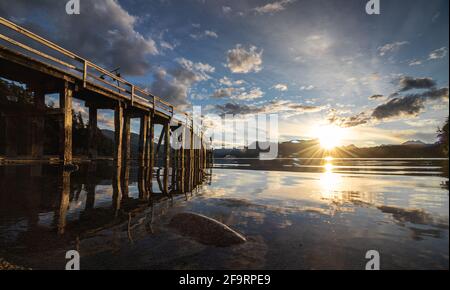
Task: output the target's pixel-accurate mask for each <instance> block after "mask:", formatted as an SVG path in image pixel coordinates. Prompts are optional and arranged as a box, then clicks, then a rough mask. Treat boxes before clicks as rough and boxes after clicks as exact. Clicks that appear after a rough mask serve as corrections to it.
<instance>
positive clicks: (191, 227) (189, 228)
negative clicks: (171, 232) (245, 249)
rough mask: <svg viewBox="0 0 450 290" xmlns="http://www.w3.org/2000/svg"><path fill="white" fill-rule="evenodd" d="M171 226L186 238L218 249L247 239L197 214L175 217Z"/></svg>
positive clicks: (217, 222) (221, 224)
mask: <svg viewBox="0 0 450 290" xmlns="http://www.w3.org/2000/svg"><path fill="white" fill-rule="evenodd" d="M169 226H170V227H171V228H174V229H176V230H177V231H178V232H179V233H181V234H182V235H184V236H189V237H191V238H193V239H195V240H196V241H197V242H199V243H202V244H206V245H213V246H218V247H228V246H232V245H237V244H242V243H245V242H246V241H247V240H246V239H245V237H244V236H243V235H241V234H239V233H238V232H236V231H235V230H233V229H231V228H230V227H228V226H227V225H225V224H223V223H221V222H219V221H217V220H215V219H212V218H209V217H207V216H204V215H201V214H196V213H180V214H177V215H175V216H174V217H173V218H172V220H171V221H170V224H169Z"/></svg>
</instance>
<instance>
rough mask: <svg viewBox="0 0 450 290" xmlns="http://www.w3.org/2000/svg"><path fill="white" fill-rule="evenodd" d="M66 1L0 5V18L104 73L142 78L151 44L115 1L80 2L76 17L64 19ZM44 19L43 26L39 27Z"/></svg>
mask: <svg viewBox="0 0 450 290" xmlns="http://www.w3.org/2000/svg"><path fill="white" fill-rule="evenodd" d="M66 2H67V1H54V0H33V1H29V0H15V1H0V14H1V15H2V16H3V17H7V18H10V19H12V20H13V21H15V22H18V23H19V24H21V25H23V26H25V27H27V28H29V29H30V30H32V31H37V32H38V33H43V34H44V35H43V36H44V37H47V38H48V39H50V40H52V41H54V42H56V43H58V44H60V45H61V46H63V47H65V48H67V49H69V50H72V51H74V52H76V53H77V54H79V55H80V56H82V57H85V58H88V59H90V60H92V61H94V62H96V63H98V64H100V65H102V66H105V67H106V68H108V69H113V68H117V67H120V68H121V72H122V73H124V74H130V75H143V74H145V73H146V72H148V70H149V69H150V62H149V60H148V57H149V56H151V55H155V54H158V48H157V45H156V43H155V41H154V40H153V39H152V38H151V37H148V36H144V35H142V34H141V33H139V32H138V31H136V24H137V21H138V19H137V17H135V16H133V15H130V14H129V13H128V12H127V11H126V10H124V9H123V8H122V6H121V5H120V4H119V2H118V1H116V0H95V1H81V13H80V15H67V14H66V13H65V11H66V10H65V5H66ZM43 19H45V26H42V23H43Z"/></svg>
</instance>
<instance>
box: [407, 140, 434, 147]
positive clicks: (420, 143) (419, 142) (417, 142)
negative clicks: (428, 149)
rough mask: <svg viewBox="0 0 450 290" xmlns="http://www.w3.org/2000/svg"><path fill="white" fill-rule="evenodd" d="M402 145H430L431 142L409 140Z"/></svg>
mask: <svg viewBox="0 0 450 290" xmlns="http://www.w3.org/2000/svg"><path fill="white" fill-rule="evenodd" d="M402 145H403V146H429V144H426V143H424V142H422V141H420V140H412V141H407V142H405V143H403V144H402Z"/></svg>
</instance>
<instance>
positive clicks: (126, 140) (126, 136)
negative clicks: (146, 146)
mask: <svg viewBox="0 0 450 290" xmlns="http://www.w3.org/2000/svg"><path fill="white" fill-rule="evenodd" d="M122 150H123V162H124V165H125V163H128V162H129V161H130V159H131V115H130V112H129V111H127V110H125V112H124V118H123V149H122Z"/></svg>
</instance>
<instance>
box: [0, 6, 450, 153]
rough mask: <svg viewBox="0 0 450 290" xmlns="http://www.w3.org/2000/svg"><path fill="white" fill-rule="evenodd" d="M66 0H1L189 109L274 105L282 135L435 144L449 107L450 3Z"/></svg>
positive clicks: (16, 15) (15, 15)
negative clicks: (77, 7) (374, 5)
mask: <svg viewBox="0 0 450 290" xmlns="http://www.w3.org/2000/svg"><path fill="white" fill-rule="evenodd" d="M66 2H67V1H65V0H60V1H59V0H36V1H27V0H16V1H7V0H0V16H2V17H6V18H8V19H10V20H12V21H14V22H16V23H18V24H20V25H23V26H25V27H27V28H29V29H31V30H32V31H34V32H36V33H39V34H41V35H43V36H44V37H46V38H48V39H50V40H52V41H54V42H56V43H58V44H60V45H62V46H63V47H65V48H67V49H69V50H72V51H74V52H76V53H77V54H79V55H80V56H82V57H85V58H87V59H90V60H92V61H94V62H96V63H98V64H100V65H102V66H104V67H106V68H107V69H110V70H112V69H115V68H117V67H120V72H121V74H122V75H123V76H124V77H125V78H126V79H128V80H130V81H132V82H134V83H136V84H138V85H140V86H141V87H143V88H146V89H148V90H149V91H150V92H152V93H154V94H156V95H158V96H160V97H162V98H163V99H166V100H168V101H170V102H172V103H174V104H176V105H178V106H179V107H180V108H182V109H189V108H190V107H192V106H193V105H199V106H202V110H203V112H204V113H217V114H239V115H240V116H252V115H255V114H258V113H275V114H278V116H279V139H280V141H288V140H298V139H313V138H317V137H318V134H319V133H320V132H322V133H323V132H328V131H330V129H329V128H336V130H338V131H339V132H342V136H340V138H342V139H343V140H342V143H343V145H349V144H354V145H357V146H374V145H380V144H399V143H403V142H405V141H408V140H422V141H423V142H427V143H434V142H435V141H436V130H437V128H438V127H439V126H442V124H443V122H444V121H445V119H446V118H447V116H448V109H449V101H448V86H449V84H448V79H449V75H448V74H449V69H448V68H449V59H448V48H449V39H448V34H449V15H448V11H449V7H448V6H449V1H448V0H380V4H381V14H380V15H368V14H367V13H366V10H365V6H366V3H367V1H366V0H240V1H225V0H155V1H148V0H117V1H116V0H81V1H80V4H81V11H80V12H81V13H80V14H79V15H67V14H66V13H65V4H66ZM75 107H76V108H78V109H79V110H81V111H82V112H84V113H86V108H84V107H83V104H82V103H81V102H77V103H76V104H75ZM99 121H100V126H101V127H103V128H110V127H111V124H112V112H111V111H102V112H101V113H100V120H99ZM138 124H139V123H138V122H136V121H134V122H133V130H134V131H135V132H137V131H138V129H137V128H138ZM322 128H328V131H327V130H323V129H322ZM334 131H335V130H334ZM318 132H319V133H318Z"/></svg>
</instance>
